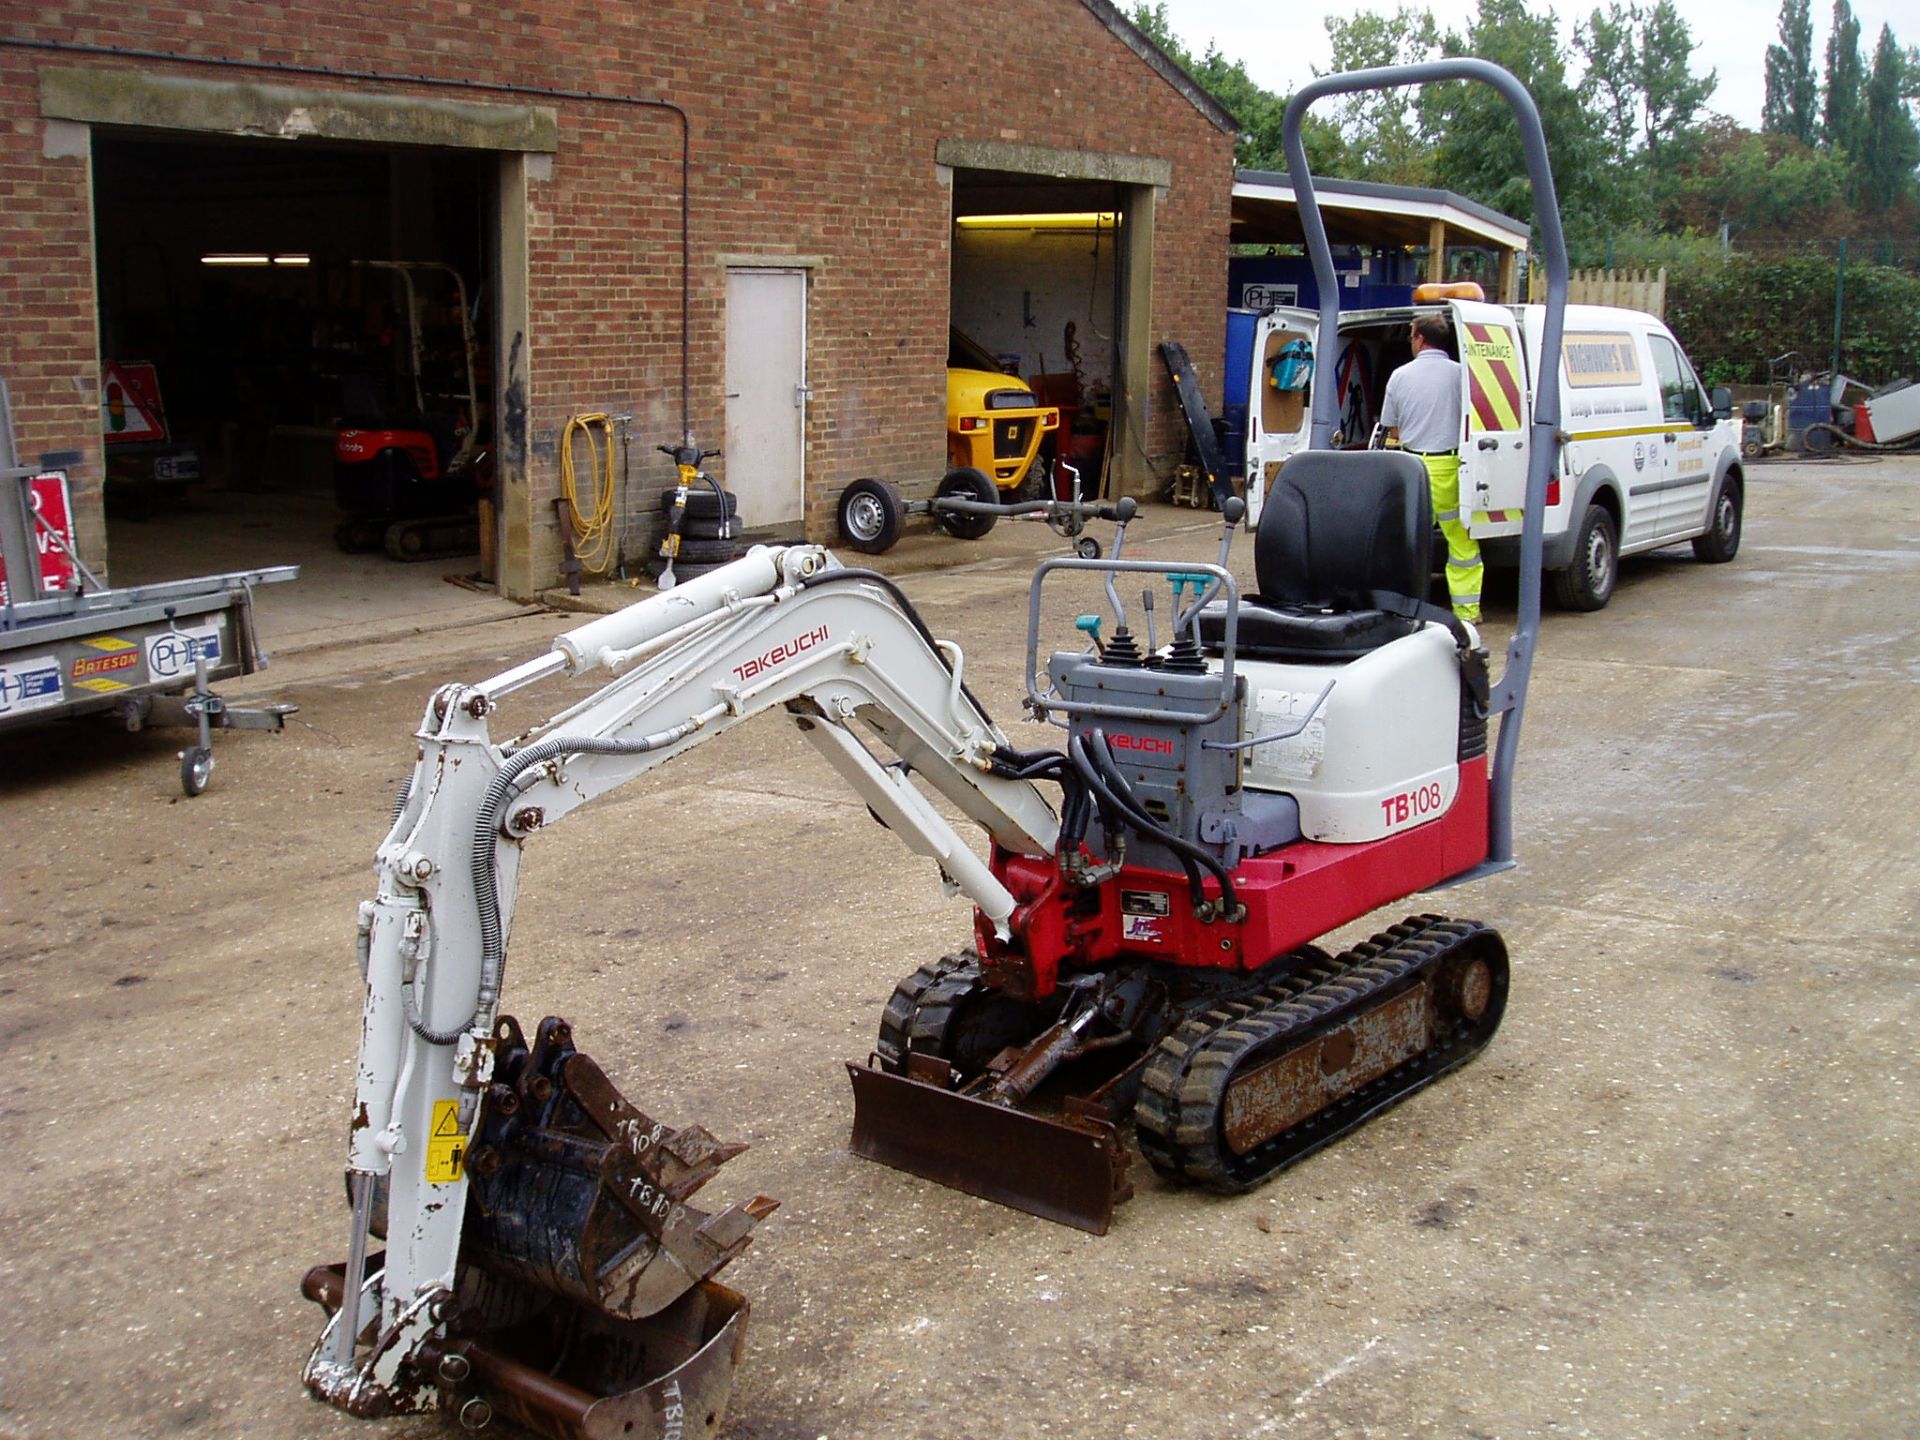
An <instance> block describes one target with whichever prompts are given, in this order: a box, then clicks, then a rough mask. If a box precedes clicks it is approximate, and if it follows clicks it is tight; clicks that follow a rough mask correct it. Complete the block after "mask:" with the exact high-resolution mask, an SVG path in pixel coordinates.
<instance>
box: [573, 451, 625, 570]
mask: <svg viewBox="0 0 1920 1440" xmlns="http://www.w3.org/2000/svg"><path fill="white" fill-rule="evenodd" d="M611 423H612V417H611V416H609V415H600V414H594V415H575V416H573V417H572V418H571V419H569V420H568V421H567V428H566V429H565V430H563V431H561V433H560V493H561V494H562V495H563V496H565V497H566V501H567V506H568V508H569V509H571V510H572V511H573V529H574V537H573V552H574V554H575V555H577V556H578V557H579V559H580V568H581V569H583V570H585V571H587V572H588V573H589V574H591V575H605V574H606V573H607V572H608V571H609V570H611V569H612V568H613V563H614V559H615V557H616V554H617V549H618V547H617V543H616V542H617V539H618V537H617V534H616V526H615V516H614V506H613V500H614V487H613V432H612V431H611V430H610V429H609V428H608V427H609V425H610V424H611ZM576 436H579V437H584V438H585V440H586V442H587V455H588V457H589V458H588V463H587V471H588V473H589V474H590V475H592V477H593V500H592V503H591V504H586V505H583V504H581V503H580V492H579V487H578V485H577V483H576V482H575V479H574V469H573V444H574V439H575V437H576Z"/></svg>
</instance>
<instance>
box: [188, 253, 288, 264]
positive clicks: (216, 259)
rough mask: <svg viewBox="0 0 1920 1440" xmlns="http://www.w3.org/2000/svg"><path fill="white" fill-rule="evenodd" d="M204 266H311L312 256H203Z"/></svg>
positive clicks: (201, 261) (201, 260)
mask: <svg viewBox="0 0 1920 1440" xmlns="http://www.w3.org/2000/svg"><path fill="white" fill-rule="evenodd" d="M200 263H201V264H202V265H311V264H312V263H313V257H312V256H311V255H202V256H201V257H200Z"/></svg>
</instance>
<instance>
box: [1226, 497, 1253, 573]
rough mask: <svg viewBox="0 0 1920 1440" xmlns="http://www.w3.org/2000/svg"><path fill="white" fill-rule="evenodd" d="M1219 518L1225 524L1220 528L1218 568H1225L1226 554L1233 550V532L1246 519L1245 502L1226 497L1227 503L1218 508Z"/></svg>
mask: <svg viewBox="0 0 1920 1440" xmlns="http://www.w3.org/2000/svg"><path fill="white" fill-rule="evenodd" d="M1220 515H1221V518H1222V519H1224V520H1225V521H1226V524H1224V525H1223V526H1221V527H1220V568H1221V569H1222V570H1224V569H1226V568H1227V552H1228V551H1229V550H1231V549H1232V548H1233V532H1234V531H1235V530H1237V529H1239V528H1240V522H1241V521H1242V520H1244V519H1245V518H1246V515H1247V502H1246V501H1244V500H1242V499H1241V498H1240V497H1239V496H1238V495H1231V496H1229V497H1227V503H1226V504H1224V505H1222V506H1221V507H1220Z"/></svg>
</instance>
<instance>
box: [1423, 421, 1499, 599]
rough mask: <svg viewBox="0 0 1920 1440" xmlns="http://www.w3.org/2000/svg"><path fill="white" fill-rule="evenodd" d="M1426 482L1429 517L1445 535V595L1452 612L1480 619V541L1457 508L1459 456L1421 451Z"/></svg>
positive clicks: (1482, 568)
mask: <svg viewBox="0 0 1920 1440" xmlns="http://www.w3.org/2000/svg"><path fill="white" fill-rule="evenodd" d="M1420 458H1421V460H1423V461H1425V462H1426V467H1427V485H1428V488H1429V489H1430V490H1431V492H1432V494H1433V518H1434V519H1435V520H1436V521H1438V522H1439V525H1440V533H1441V534H1442V535H1444V536H1446V537H1447V595H1448V597H1449V598H1450V599H1451V600H1452V601H1453V613H1454V614H1456V615H1458V616H1459V617H1460V618H1461V619H1462V620H1465V621H1466V622H1467V623H1468V624H1470V625H1478V624H1479V623H1480V587H1481V585H1482V584H1484V583H1485V581H1486V574H1487V569H1486V566H1484V565H1482V564H1481V563H1480V542H1479V541H1478V540H1475V539H1474V538H1473V536H1471V535H1469V534H1468V533H1467V515H1466V512H1465V511H1463V510H1462V509H1461V508H1460V457H1459V456H1458V455H1422V456H1421V457H1420Z"/></svg>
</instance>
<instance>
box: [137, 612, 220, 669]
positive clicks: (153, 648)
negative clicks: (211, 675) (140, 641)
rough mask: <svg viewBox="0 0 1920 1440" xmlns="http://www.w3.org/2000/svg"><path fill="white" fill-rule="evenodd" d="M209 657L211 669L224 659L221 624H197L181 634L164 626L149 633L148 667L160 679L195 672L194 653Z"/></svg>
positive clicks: (208, 667) (208, 661)
mask: <svg viewBox="0 0 1920 1440" xmlns="http://www.w3.org/2000/svg"><path fill="white" fill-rule="evenodd" d="M196 653H198V654H201V655H204V656H206V657H207V669H208V670H209V671H211V670H212V669H214V667H215V666H217V665H219V663H220V627H219V626H218V625H197V626H195V627H194V628H193V629H191V630H182V631H180V632H179V633H178V634H176V633H174V632H173V631H171V630H163V631H161V632H160V633H159V634H158V635H149V636H148V637H147V670H148V671H149V672H150V673H151V674H152V676H153V678H154V679H156V680H172V679H175V678H176V677H178V676H181V675H191V674H193V657H194V655H195V654H196Z"/></svg>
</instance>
